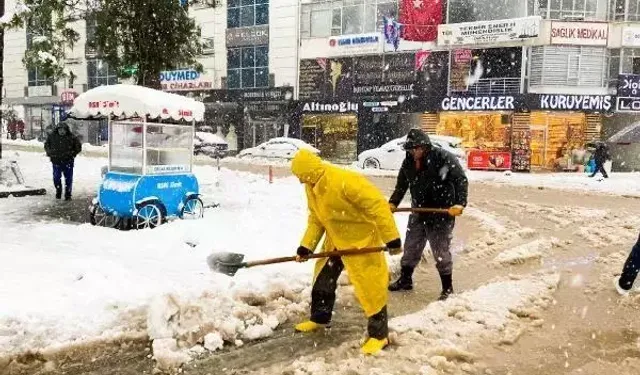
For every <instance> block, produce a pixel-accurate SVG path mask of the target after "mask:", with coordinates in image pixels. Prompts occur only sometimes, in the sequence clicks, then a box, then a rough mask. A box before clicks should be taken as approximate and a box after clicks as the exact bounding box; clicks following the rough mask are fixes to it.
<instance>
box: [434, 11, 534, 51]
mask: <svg viewBox="0 0 640 375" xmlns="http://www.w3.org/2000/svg"><path fill="white" fill-rule="evenodd" d="M541 19H542V18H541V17H540V16H531V17H522V18H512V19H506V20H495V21H479V22H463V23H451V24H442V25H438V45H439V46H464V45H474V44H496V43H509V42H513V41H520V40H528V39H534V38H537V37H538V36H539V34H540V21H541Z"/></svg>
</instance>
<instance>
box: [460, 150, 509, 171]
mask: <svg viewBox="0 0 640 375" xmlns="http://www.w3.org/2000/svg"><path fill="white" fill-rule="evenodd" d="M467 166H468V167H469V169H487V170H500V171H506V170H510V169H511V153H510V152H503V151H481V150H472V151H470V152H469V155H468V156H467Z"/></svg>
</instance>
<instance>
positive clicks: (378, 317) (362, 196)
mask: <svg viewBox="0 0 640 375" xmlns="http://www.w3.org/2000/svg"><path fill="white" fill-rule="evenodd" d="M291 171H292V172H293V174H294V175H295V176H296V177H298V179H299V180H300V182H301V183H303V184H305V191H306V196H307V204H308V207H309V214H308V221H307V229H306V231H305V233H304V236H303V238H302V241H301V243H300V247H298V250H297V252H296V254H297V260H298V261H305V260H307V259H308V256H309V255H310V254H311V253H312V252H313V251H314V250H315V249H316V247H317V245H318V243H319V242H320V239H321V238H322V237H323V235H324V236H325V239H324V243H323V245H322V250H321V251H323V252H331V251H334V250H349V249H362V248H367V247H378V246H382V245H384V244H386V247H387V248H388V249H389V252H390V253H392V254H399V253H400V252H402V242H401V240H400V233H399V232H398V228H397V227H396V222H395V220H394V218H393V213H392V212H391V211H390V210H389V206H388V204H387V201H386V199H385V198H384V196H383V195H382V193H380V192H379V191H378V189H377V188H376V187H375V186H374V185H373V184H372V183H371V182H370V181H369V180H367V179H366V178H365V177H364V176H362V175H360V174H357V173H356V172H353V171H348V170H345V169H342V168H339V167H337V166H334V165H331V164H329V163H325V162H323V161H322V160H321V159H320V157H318V156H317V155H315V154H314V153H312V152H310V151H307V150H304V149H303V150H300V151H298V152H297V153H296V155H295V156H294V158H293V161H292V163H291ZM345 268H346V270H347V272H348V274H349V280H350V281H351V283H352V284H353V286H354V289H355V294H356V297H357V298H358V301H359V302H360V304H361V306H362V308H363V310H364V312H365V315H366V316H367V318H368V319H369V322H368V326H367V331H368V336H369V337H368V340H367V341H366V342H365V343H364V345H363V346H362V351H363V353H365V354H375V353H377V352H379V351H380V350H382V349H384V347H386V346H387V345H388V344H389V339H388V334H389V328H388V324H387V319H388V318H387V298H388V291H387V286H388V285H389V273H388V272H389V271H388V268H387V262H386V258H385V255H384V254H383V253H382V252H377V253H370V254H362V255H351V256H345V257H337V256H336V257H330V258H323V259H319V260H318V261H317V263H316V266H315V274H314V282H313V287H312V291H311V317H310V319H309V320H307V321H305V322H302V323H300V324H298V325H296V327H295V329H296V331H299V332H312V331H316V330H318V329H321V328H323V327H325V326H327V325H328V324H329V323H330V322H331V315H332V312H333V305H334V303H335V299H336V288H337V283H338V277H339V276H340V273H341V272H342V270H343V269H345Z"/></svg>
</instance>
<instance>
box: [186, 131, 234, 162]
mask: <svg viewBox="0 0 640 375" xmlns="http://www.w3.org/2000/svg"><path fill="white" fill-rule="evenodd" d="M227 152H229V144H228V143H227V141H225V140H224V139H222V138H221V137H220V136H219V135H217V134H214V133H207V132H196V133H195V139H194V140H193V153H194V154H195V155H199V154H203V155H207V156H210V157H212V158H223V157H225V156H227Z"/></svg>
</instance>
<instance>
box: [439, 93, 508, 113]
mask: <svg viewBox="0 0 640 375" xmlns="http://www.w3.org/2000/svg"><path fill="white" fill-rule="evenodd" d="M440 109H441V110H443V111H513V110H515V109H516V106H515V97H514V96H512V95H499V96H469V97H455V96H449V97H446V98H444V99H442V102H440Z"/></svg>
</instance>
